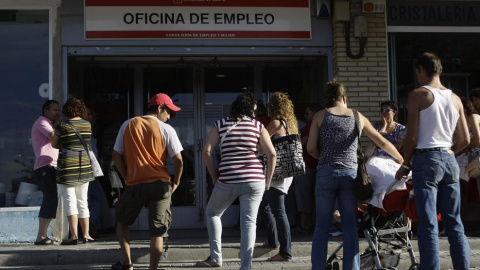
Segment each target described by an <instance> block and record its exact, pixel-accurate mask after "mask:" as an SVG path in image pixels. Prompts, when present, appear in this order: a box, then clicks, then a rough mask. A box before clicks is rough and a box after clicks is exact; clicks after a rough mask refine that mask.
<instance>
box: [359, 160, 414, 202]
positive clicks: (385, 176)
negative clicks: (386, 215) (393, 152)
mask: <svg viewBox="0 0 480 270" xmlns="http://www.w3.org/2000/svg"><path fill="white" fill-rule="evenodd" d="M366 167H367V172H368V175H370V178H371V179H372V188H373V196H372V199H371V200H370V201H369V202H368V203H370V204H371V205H373V206H375V207H378V208H382V209H383V198H384V197H385V195H386V194H388V193H390V192H392V191H394V190H405V189H407V186H406V184H405V182H406V181H407V180H408V179H409V178H411V172H410V174H409V178H406V179H402V180H401V181H397V180H395V174H396V173H397V171H398V169H399V168H400V164H398V163H397V162H395V161H394V160H393V159H390V158H387V157H371V158H369V159H368V161H367V164H366Z"/></svg>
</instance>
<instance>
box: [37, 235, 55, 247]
mask: <svg viewBox="0 0 480 270" xmlns="http://www.w3.org/2000/svg"><path fill="white" fill-rule="evenodd" d="M54 243H55V241H53V240H52V239H50V238H48V237H46V238H43V239H42V240H40V241H37V242H35V243H34V245H36V246H47V245H53V244H54Z"/></svg>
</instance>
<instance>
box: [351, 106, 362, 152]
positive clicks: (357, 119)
mask: <svg viewBox="0 0 480 270" xmlns="http://www.w3.org/2000/svg"><path fill="white" fill-rule="evenodd" d="M352 111H353V117H354V118H355V128H356V130H357V140H358V148H357V153H358V154H361V155H363V149H362V142H361V140H360V116H359V114H358V111H357V110H354V109H352Z"/></svg>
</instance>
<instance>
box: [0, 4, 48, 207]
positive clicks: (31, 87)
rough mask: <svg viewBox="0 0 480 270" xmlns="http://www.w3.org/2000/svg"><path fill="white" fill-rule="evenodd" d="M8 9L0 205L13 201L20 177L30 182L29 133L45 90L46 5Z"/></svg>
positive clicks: (3, 27) (0, 31)
mask: <svg viewBox="0 0 480 270" xmlns="http://www.w3.org/2000/svg"><path fill="white" fill-rule="evenodd" d="M9 14H10V15H11V16H8V18H5V19H4V20H2V22H0V40H1V42H0V51H1V53H0V63H2V64H1V65H0V89H1V91H0V114H1V115H2V117H1V118H0V126H1V129H0V172H1V174H2V177H1V178H0V185H1V186H2V189H1V190H2V192H1V194H0V196H1V200H0V207H3V206H14V199H15V196H16V194H15V193H16V192H17V191H18V188H19V185H20V182H30V183H34V184H35V182H34V179H33V164H34V161H35V155H34V153H33V149H32V144H31V134H30V133H31V128H32V125H33V123H34V122H35V120H36V119H37V118H38V117H39V116H40V115H42V105H43V103H44V102H45V101H46V100H47V99H48V95H49V92H48V83H49V76H48V75H49V73H48V72H49V55H48V51H49V49H48V48H49V47H48V46H49V24H48V11H32V10H15V11H10V13H9ZM5 191H6V192H7V193H5ZM6 194H8V196H6ZM7 197H8V198H9V200H8V201H6V198H7ZM12 199H13V201H12Z"/></svg>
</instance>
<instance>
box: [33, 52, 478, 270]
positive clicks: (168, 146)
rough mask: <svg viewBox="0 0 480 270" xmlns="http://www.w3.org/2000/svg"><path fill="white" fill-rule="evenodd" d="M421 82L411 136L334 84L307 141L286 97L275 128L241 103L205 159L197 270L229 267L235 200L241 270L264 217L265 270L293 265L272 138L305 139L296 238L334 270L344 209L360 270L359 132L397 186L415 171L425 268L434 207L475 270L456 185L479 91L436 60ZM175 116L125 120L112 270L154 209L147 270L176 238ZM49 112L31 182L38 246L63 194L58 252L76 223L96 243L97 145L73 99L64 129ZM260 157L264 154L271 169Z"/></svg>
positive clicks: (219, 128)
mask: <svg viewBox="0 0 480 270" xmlns="http://www.w3.org/2000/svg"><path fill="white" fill-rule="evenodd" d="M415 71H416V75H417V79H418V81H419V83H420V85H422V86H421V87H419V88H416V89H414V90H413V91H412V92H411V93H410V94H409V97H408V106H407V107H408V122H407V127H405V126H404V125H402V124H400V123H398V122H396V115H397V114H398V105H397V104H396V103H395V102H394V101H385V102H382V103H381V104H380V115H381V121H380V122H378V123H374V124H373V125H372V124H371V123H370V121H369V120H368V119H367V118H366V117H365V116H364V115H363V114H361V113H360V112H358V111H356V110H353V109H350V108H349V107H348V106H347V104H348V94H347V89H346V88H345V87H344V85H343V84H342V83H341V82H339V81H338V80H337V79H333V80H332V81H330V82H329V83H328V84H327V86H326V90H325V92H324V102H325V109H323V110H320V108H319V106H316V105H309V106H308V107H307V109H306V117H305V119H306V120H307V125H306V127H305V128H304V129H302V130H301V131H300V130H299V127H298V122H297V118H296V117H295V114H294V110H293V109H294V107H293V103H292V101H291V100H290V98H289V97H288V95H287V94H285V93H280V92H277V93H274V94H273V95H272V96H271V97H270V101H269V102H268V104H267V108H268V109H267V111H268V117H269V119H268V121H265V119H262V120H263V121H260V120H259V119H258V118H257V116H256V115H255V112H256V107H257V104H256V102H255V100H254V99H253V97H252V96H251V95H250V94H241V95H239V96H238V97H237V98H236V99H235V101H234V102H233V103H232V106H231V111H230V114H229V116H227V117H224V118H222V119H219V120H217V121H216V122H215V124H214V126H213V127H212V129H211V131H210V134H209V136H208V139H207V142H206V143H205V146H204V149H203V158H204V161H205V164H206V167H207V169H208V173H209V174H210V177H211V179H212V181H213V184H214V187H213V192H212V195H211V197H210V199H209V201H208V204H207V208H206V221H207V229H208V235H209V244H210V256H209V257H208V258H207V259H205V260H203V261H199V262H197V263H196V264H195V266H197V267H221V266H222V262H223V259H222V246H221V243H222V240H221V237H222V222H221V217H222V214H223V213H224V211H225V210H226V209H227V208H228V207H229V206H230V205H231V204H232V203H233V201H235V200H236V199H237V198H238V200H239V201H240V227H241V240H240V242H241V251H240V258H241V264H240V269H251V263H252V255H253V250H254V245H255V242H256V229H257V226H256V222H257V215H258V214H260V215H261V216H262V219H263V220H264V221H265V222H266V224H264V227H265V228H266V235H267V241H266V242H265V243H264V246H268V247H271V248H272V249H275V250H278V251H279V252H278V254H276V255H275V256H273V257H271V258H269V259H268V261H282V262H291V261H292V244H291V232H290V224H289V221H288V218H287V214H286V210H285V196H286V194H287V193H288V191H289V188H290V186H291V184H292V183H293V181H294V179H293V178H292V177H288V178H284V179H281V180H276V181H272V176H273V174H274V169H275V165H276V153H275V149H274V147H273V145H272V142H271V139H272V138H276V137H281V136H285V135H286V134H299V133H300V132H301V135H302V136H301V137H302V143H303V146H304V154H305V155H306V156H305V161H306V163H307V169H306V174H305V175H304V176H301V177H298V178H296V179H295V181H296V182H297V183H296V185H297V186H298V188H297V191H296V194H297V201H298V202H299V203H298V205H299V211H300V213H301V214H300V217H301V219H300V225H299V226H300V228H301V229H302V230H303V229H305V230H307V229H308V228H309V227H313V226H314V234H313V243H312V256H311V260H312V268H313V269H315V270H316V269H325V267H326V263H325V262H326V257H327V247H328V237H329V230H330V228H331V224H332V217H333V215H334V212H335V210H337V209H336V206H335V204H336V203H338V210H339V212H340V214H341V221H340V226H341V229H342V232H343V235H344V237H343V243H344V245H343V247H344V254H343V268H344V269H359V268H360V255H359V254H360V253H359V242H358V234H357V228H356V215H357V198H356V195H355V192H354V181H355V178H356V175H357V148H358V143H359V141H358V136H359V135H360V134H362V133H364V134H366V135H367V137H368V138H370V139H371V140H372V142H373V146H374V147H375V149H374V151H373V155H374V156H381V157H387V158H391V159H394V160H395V161H396V162H398V163H399V164H401V165H400V169H399V170H398V171H397V172H396V175H395V178H396V179H397V180H400V179H401V178H403V177H406V176H407V175H408V174H409V172H410V171H412V175H413V179H414V183H415V184H414V191H415V196H416V198H417V200H418V201H419V202H421V203H422V205H423V206H424V207H420V208H417V211H418V215H419V222H418V242H419V249H420V250H419V251H420V256H421V259H420V268H421V269H428V268H432V269H439V267H440V266H439V250H438V235H439V233H438V222H437V207H438V209H439V211H440V212H441V214H442V218H443V220H444V224H445V230H446V233H447V236H448V239H449V242H450V245H451V249H450V250H451V257H452V261H453V265H454V268H455V269H469V265H470V264H469V253H470V248H469V245H468V241H467V239H466V237H465V232H464V227H463V223H462V220H461V216H460V213H461V212H460V209H461V204H462V203H464V202H462V199H463V197H464V193H463V192H461V190H463V189H464V188H461V185H460V184H459V183H460V182H463V181H460V182H459V179H462V180H464V181H468V178H467V179H465V177H464V176H462V175H460V167H462V166H465V165H466V164H465V162H463V163H462V162H460V160H465V159H464V158H463V159H461V158H459V157H462V155H467V156H469V159H472V158H478V156H480V150H478V149H479V147H480V132H479V129H480V116H478V115H477V114H476V112H477V111H479V110H478V109H480V89H475V90H474V91H472V96H473V102H472V101H469V100H467V99H465V98H463V99H460V98H459V97H458V96H457V95H455V94H454V93H453V92H452V91H451V90H450V89H447V88H446V87H445V86H443V85H442V84H441V82H440V75H441V72H442V66H441V61H440V59H439V58H438V57H437V56H435V55H434V54H431V53H424V54H423V55H422V56H421V57H420V58H419V59H418V60H417V62H416V64H415ZM476 107H478V108H476ZM476 109H477V110H476ZM178 111H180V108H179V107H177V106H176V105H174V104H173V102H172V100H171V99H170V97H169V96H168V95H166V94H163V93H159V94H156V95H154V96H153V97H152V98H151V100H150V103H149V107H148V110H147V113H146V115H144V116H140V117H134V118H132V119H129V120H127V121H125V122H124V124H123V125H122V127H121V128H120V131H119V132H118V135H117V140H116V142H115V147H114V151H113V161H114V164H115V166H116V168H117V170H118V172H119V174H120V175H121V176H122V177H123V179H124V180H125V185H126V188H125V191H124V192H123V194H122V196H121V197H120V199H119V202H118V203H117V205H116V209H115V217H116V221H117V236H118V240H119V244H120V247H121V251H122V258H121V259H120V260H119V262H117V263H116V264H114V265H112V269H127V270H130V269H133V263H132V260H131V254H130V235H129V230H128V226H129V225H131V224H132V223H133V222H134V221H135V219H136V218H137V217H138V215H139V213H140V211H141V209H142V207H143V206H144V205H148V208H149V229H150V236H151V241H150V269H157V266H158V263H159V260H160V256H161V254H162V251H163V238H164V237H166V236H167V235H168V229H169V227H170V223H171V220H172V216H171V211H170V203H171V196H172V193H173V192H174V191H175V189H176V188H177V187H178V184H179V182H180V178H181V175H182V171H183V160H182V156H181V151H182V150H183V148H182V145H181V143H180V141H179V139H178V136H177V134H176V132H175V130H174V129H173V128H172V126H170V125H169V124H167V122H168V120H170V119H171V118H173V117H174V116H175V114H176V112H178ZM42 113H43V116H41V117H40V118H39V119H38V120H37V121H36V122H35V124H34V126H33V128H32V142H33V147H34V149H35V155H36V163H35V177H36V179H37V180H38V182H39V183H40V188H41V190H42V191H43V192H44V202H43V204H42V207H41V210H40V214H39V220H40V222H39V231H38V235H37V239H36V242H35V244H36V245H49V244H53V243H54V240H52V239H50V238H48V237H47V233H46V228H47V227H48V225H49V223H50V221H51V219H54V218H55V213H56V207H57V203H58V198H57V194H56V185H55V183H57V184H59V186H60V187H61V190H62V191H63V192H62V194H63V195H62V196H63V199H64V200H65V202H66V208H67V215H68V221H69V227H70V237H69V240H65V241H63V242H62V244H66V245H74V244H77V243H78V241H79V238H80V237H79V235H78V232H77V224H78V223H79V224H80V226H81V228H82V232H83V235H82V236H81V241H82V242H83V243H88V242H91V241H95V240H94V239H93V238H92V237H91V236H90V234H89V225H88V224H89V216H90V215H89V210H88V202H87V191H88V184H89V182H90V181H93V180H94V177H93V172H92V168H91V165H90V160H89V158H88V154H86V153H84V151H85V149H84V147H83V146H82V143H81V141H82V140H84V141H85V142H86V143H87V144H90V138H91V134H92V132H91V124H90V122H88V121H87V120H86V119H87V109H86V107H85V104H84V103H83V102H82V101H81V100H79V99H76V98H69V99H68V100H67V102H66V104H65V105H64V107H63V114H64V116H65V117H66V118H67V119H68V120H67V121H65V122H60V121H59V119H60V108H59V104H58V103H57V102H56V101H48V102H47V103H45V105H44V107H43V109H42ZM262 117H265V116H264V115H262ZM357 121H358V123H359V125H358V126H359V127H360V128H357V125H356V122H357ZM267 123H268V124H267ZM264 124H265V125H264ZM217 146H219V148H220V155H221V161H220V163H219V164H218V167H217V166H216V165H215V162H214V157H213V155H214V154H215V149H216V148H217ZM57 149H58V150H57ZM259 152H261V153H264V154H265V157H266V160H264V161H263V162H265V164H266V170H264V164H263V162H262V160H261V158H260V157H261V156H262V155H259ZM167 156H168V157H170V158H171V159H172V160H173V164H174V166H173V168H174V172H173V177H171V176H170V172H169V171H168V169H167V167H166V159H167ZM456 156H457V160H459V161H458V163H457V160H456ZM463 157H465V156H463ZM312 158H313V159H312ZM307 160H308V162H307ZM467 160H468V158H467ZM459 164H460V167H459ZM57 168H58V169H57ZM477 181H478V180H477ZM462 185H464V184H463V183H462ZM262 198H263V199H262ZM313 198H314V199H313ZM337 215H338V214H337ZM312 216H314V217H315V222H312Z"/></svg>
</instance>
